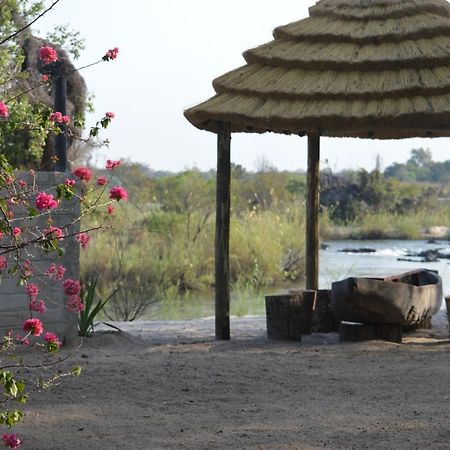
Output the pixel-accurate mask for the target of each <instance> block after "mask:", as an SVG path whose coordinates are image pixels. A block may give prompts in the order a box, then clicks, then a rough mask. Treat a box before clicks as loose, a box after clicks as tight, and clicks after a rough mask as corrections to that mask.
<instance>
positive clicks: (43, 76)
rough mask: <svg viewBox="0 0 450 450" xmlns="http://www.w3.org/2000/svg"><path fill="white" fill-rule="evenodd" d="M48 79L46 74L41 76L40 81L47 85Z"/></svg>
mask: <svg viewBox="0 0 450 450" xmlns="http://www.w3.org/2000/svg"><path fill="white" fill-rule="evenodd" d="M49 79H50V77H49V76H48V75H46V74H44V75H42V81H43V82H44V83H47V81H48V80H49Z"/></svg>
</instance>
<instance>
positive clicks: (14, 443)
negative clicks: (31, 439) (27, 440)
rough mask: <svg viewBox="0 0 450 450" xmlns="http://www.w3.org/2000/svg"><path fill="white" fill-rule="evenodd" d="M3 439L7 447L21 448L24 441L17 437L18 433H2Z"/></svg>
mask: <svg viewBox="0 0 450 450" xmlns="http://www.w3.org/2000/svg"><path fill="white" fill-rule="evenodd" d="M2 441H3V444H4V445H5V447H9V448H19V447H20V445H22V441H21V440H20V439H19V438H18V437H17V434H16V433H13V434H7V433H4V434H3V435H2Z"/></svg>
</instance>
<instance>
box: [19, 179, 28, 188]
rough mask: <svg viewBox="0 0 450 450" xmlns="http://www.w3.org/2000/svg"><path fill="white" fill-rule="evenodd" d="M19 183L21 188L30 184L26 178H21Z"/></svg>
mask: <svg viewBox="0 0 450 450" xmlns="http://www.w3.org/2000/svg"><path fill="white" fill-rule="evenodd" d="M18 183H19V186H20V187H21V188H25V187H27V186H28V184H27V182H26V181H25V180H19V181H18Z"/></svg>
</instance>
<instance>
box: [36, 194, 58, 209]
mask: <svg viewBox="0 0 450 450" xmlns="http://www.w3.org/2000/svg"><path fill="white" fill-rule="evenodd" d="M57 206H58V201H57V200H55V199H54V198H53V194H46V193H45V192H39V194H38V195H37V196H36V208H37V209H39V210H43V209H47V210H49V209H55V208H56V207H57Z"/></svg>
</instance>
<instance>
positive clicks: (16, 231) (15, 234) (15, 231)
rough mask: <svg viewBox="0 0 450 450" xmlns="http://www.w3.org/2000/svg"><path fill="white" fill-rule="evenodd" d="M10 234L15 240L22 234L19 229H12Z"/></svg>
mask: <svg viewBox="0 0 450 450" xmlns="http://www.w3.org/2000/svg"><path fill="white" fill-rule="evenodd" d="M12 234H13V236H14V237H15V238H18V237H19V236H20V235H21V234H22V230H21V229H20V228H19V227H14V228H13V230H12Z"/></svg>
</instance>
